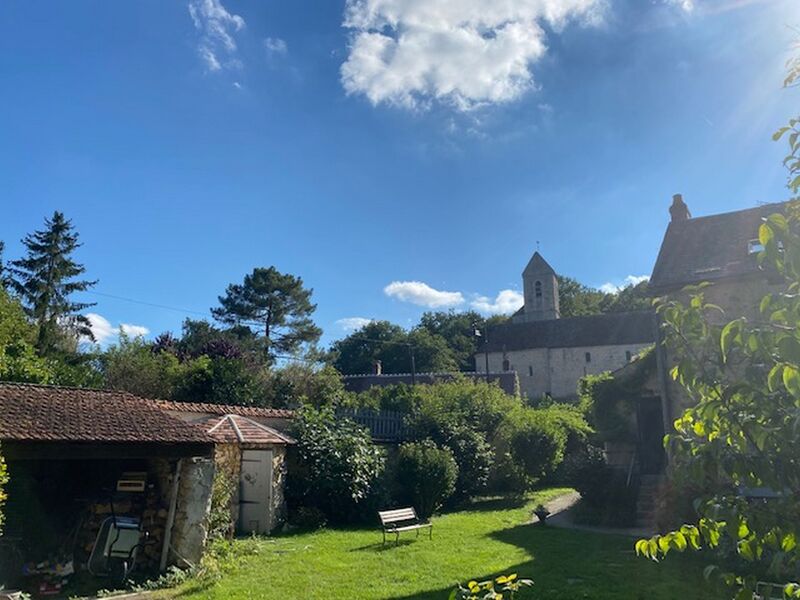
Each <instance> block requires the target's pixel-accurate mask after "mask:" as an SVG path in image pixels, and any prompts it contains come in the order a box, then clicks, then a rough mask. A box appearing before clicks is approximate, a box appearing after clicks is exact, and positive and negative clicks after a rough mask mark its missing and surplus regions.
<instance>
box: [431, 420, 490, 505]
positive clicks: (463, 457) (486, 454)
mask: <svg viewBox="0 0 800 600" xmlns="http://www.w3.org/2000/svg"><path fill="white" fill-rule="evenodd" d="M437 441H439V442H440V445H442V446H443V447H445V448H448V449H449V450H450V451H451V452H452V453H453V458H454V459H455V461H456V464H457V465H458V478H457V479H456V486H455V492H454V493H453V499H455V500H464V499H467V498H470V497H473V496H476V495H478V494H480V493H483V492H485V491H486V487H487V485H488V483H489V472H490V470H491V468H492V465H493V464H494V452H492V447H491V446H490V445H489V444H488V443H487V442H486V438H485V437H484V436H483V434H482V433H479V432H477V431H475V430H473V429H470V428H469V427H467V426H465V425H461V426H457V427H454V428H452V429H451V430H449V431H445V432H443V433H442V437H441V439H440V440H437Z"/></svg>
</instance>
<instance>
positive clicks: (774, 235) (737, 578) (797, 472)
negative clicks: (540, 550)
mask: <svg viewBox="0 0 800 600" xmlns="http://www.w3.org/2000/svg"><path fill="white" fill-rule="evenodd" d="M759 237H760V241H761V243H762V244H763V246H764V251H763V252H762V254H761V256H760V259H761V260H762V263H763V265H764V267H765V269H768V270H769V271H771V272H772V273H774V274H775V275H780V276H781V277H783V278H784V279H785V281H786V289H785V291H784V292H781V293H773V294H768V295H766V296H765V297H764V298H763V300H762V301H761V303H760V307H759V311H758V313H759V314H758V316H756V317H755V318H750V319H748V318H744V317H741V318H738V319H736V320H733V321H730V322H728V323H727V324H724V325H717V324H715V323H716V322H719V320H720V319H719V312H720V309H718V308H717V307H715V306H713V305H710V304H708V303H706V302H704V298H703V293H702V289H700V290H697V291H696V292H697V293H695V295H694V296H693V297H692V299H691V302H690V304H689V306H683V305H681V304H680V303H679V302H676V301H670V302H664V303H663V304H662V305H661V307H660V312H661V314H662V315H663V318H664V321H665V326H666V331H667V334H668V344H669V346H670V347H671V348H674V349H675V351H676V353H677V356H678V363H677V365H676V366H675V368H674V369H673V371H672V376H673V377H674V378H675V379H676V380H677V381H678V382H679V383H680V384H681V385H682V386H683V388H684V389H685V390H686V392H687V394H688V395H689V397H690V399H691V400H692V401H694V402H696V405H695V406H693V407H691V408H689V409H687V410H686V411H685V412H684V414H683V415H682V416H681V417H680V418H679V419H677V420H676V422H675V433H674V434H672V435H671V436H670V437H669V440H670V445H671V449H672V453H673V455H674V457H675V468H676V473H681V474H682V475H683V477H684V478H686V479H688V481H689V482H691V483H692V484H694V485H695V486H697V487H698V488H699V489H700V490H701V493H700V495H699V496H698V497H697V499H696V501H695V506H696V509H697V512H698V515H699V519H698V520H697V521H696V522H695V523H688V524H685V525H683V526H682V527H680V528H679V529H677V530H675V531H672V532H670V533H668V534H666V535H663V536H656V537H654V538H652V539H650V540H641V541H640V542H638V543H637V544H636V550H637V552H639V553H641V554H644V555H645V556H648V557H650V558H653V559H657V558H659V557H662V556H664V555H666V554H668V553H669V552H670V551H672V550H679V551H683V550H685V549H687V548H693V549H699V548H701V547H707V548H711V549H713V550H715V551H716V553H717V555H718V557H719V562H718V565H717V566H715V567H711V568H709V574H710V573H712V572H718V574H719V576H720V577H721V578H722V579H723V580H724V581H725V582H726V583H727V584H729V585H730V586H732V587H733V588H734V589H735V590H736V593H737V597H738V598H749V597H750V594H752V592H753V590H754V588H755V584H756V581H757V580H758V579H764V578H770V580H773V581H782V582H787V581H788V582H789V583H788V585H787V586H786V590H787V594H791V595H792V596H793V597H800V584H798V583H797V582H800V577H798V570H800V546H798V539H800V519H798V517H800V438H799V437H798V435H797V434H798V430H799V429H800V294H799V292H800V204H798V203H793V204H791V205H789V207H788V208H787V211H786V214H785V215H784V214H775V215H771V216H770V217H769V218H768V219H767V221H766V222H765V223H764V224H763V225H762V226H761V230H760V232H759Z"/></svg>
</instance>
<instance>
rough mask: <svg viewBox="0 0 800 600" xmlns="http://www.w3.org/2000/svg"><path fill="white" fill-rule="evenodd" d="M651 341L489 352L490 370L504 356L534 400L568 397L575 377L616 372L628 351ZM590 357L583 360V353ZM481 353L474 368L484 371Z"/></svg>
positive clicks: (635, 351) (498, 365)
mask: <svg viewBox="0 0 800 600" xmlns="http://www.w3.org/2000/svg"><path fill="white" fill-rule="evenodd" d="M651 345H652V344H625V345H618V346H581V347H577V348H532V349H527V350H514V351H511V352H506V353H505V354H503V353H502V352H490V353H489V371H490V372H491V371H502V370H503V366H504V365H503V361H504V359H506V360H508V362H509V365H508V367H509V369H510V370H511V371H516V372H517V375H518V377H519V387H520V392H521V393H522V395H523V396H527V397H528V398H530V399H532V400H535V399H537V398H540V397H541V396H542V395H544V394H550V395H551V396H552V397H554V398H571V397H574V396H575V394H576V389H577V386H578V380H579V379H580V378H581V377H583V376H585V375H596V374H598V373H603V372H604V371H615V370H616V369H619V368H620V367H623V366H625V365H626V364H627V363H628V353H630V355H631V356H636V355H637V354H639V352H641V351H642V350H644V349H645V348H648V347H649V346H651ZM587 352H588V353H589V355H590V360H589V362H587V361H586V353H587ZM485 361H486V357H485V355H484V354H477V355H476V356H475V366H476V370H477V371H480V372H485V371H486V362H485Z"/></svg>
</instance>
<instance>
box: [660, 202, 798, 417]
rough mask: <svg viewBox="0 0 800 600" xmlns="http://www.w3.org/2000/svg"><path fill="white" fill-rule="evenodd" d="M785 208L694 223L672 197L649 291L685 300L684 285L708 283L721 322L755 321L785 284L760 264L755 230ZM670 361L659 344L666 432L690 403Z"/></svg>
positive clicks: (767, 207)
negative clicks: (763, 304) (771, 295)
mask: <svg viewBox="0 0 800 600" xmlns="http://www.w3.org/2000/svg"><path fill="white" fill-rule="evenodd" d="M785 206H786V204H785V203H774V204H764V205H761V206H757V207H754V208H749V209H745V210H738V211H733V212H728V213H722V214H717V215H709V216H703V217H695V218H692V216H691V213H690V212H689V208H688V207H687V205H686V203H685V202H684V200H683V197H682V196H681V195H680V194H676V195H675V196H673V200H672V205H671V206H670V215H671V219H670V223H669V225H668V226H667V230H666V232H665V234H664V239H663V241H662V243H661V249H660V250H659V253H658V258H657V259H656V263H655V266H654V267H653V273H652V276H651V278H650V284H649V287H650V290H651V293H652V294H653V295H654V296H668V297H671V298H675V299H681V300H686V299H687V298H688V295H689V294H688V293H687V292H686V291H685V290H684V288H685V287H686V286H691V285H697V284H699V283H703V282H708V283H710V284H711V285H710V286H708V287H706V288H704V289H703V294H704V297H705V299H706V301H707V302H710V303H713V304H716V305H717V306H719V307H721V308H722V309H723V311H724V314H720V315H719V316H718V319H719V320H720V321H726V322H727V321H730V320H733V319H736V318H738V317H742V316H744V317H750V318H753V317H756V316H757V315H758V310H759V308H758V307H759V304H760V301H761V298H763V297H764V295H766V294H767V293H769V292H778V291H780V290H781V289H782V285H783V280H782V279H781V278H779V277H778V278H776V276H775V275H774V274H773V273H772V272H771V271H768V270H764V269H762V268H761V267H760V265H759V263H758V253H759V251H760V250H761V245H760V243H759V240H758V229H759V226H760V225H761V223H762V222H763V220H764V219H766V218H767V217H768V216H769V215H771V214H773V213H777V212H782V211H783V209H784V208H785ZM671 363H672V361H671V357H670V356H668V353H667V352H666V351H665V350H664V349H663V348H662V347H661V346H660V345H659V371H660V377H661V382H660V387H661V398H662V410H663V421H664V426H665V429H666V430H667V431H669V430H671V428H672V423H673V421H674V420H675V418H677V417H678V416H680V414H681V413H682V412H683V408H684V407H685V406H686V405H687V402H688V398H687V397H686V395H685V394H684V393H683V390H682V389H681V388H680V387H679V386H678V385H677V384H676V383H675V382H674V381H672V380H671V378H670V377H668V376H667V371H668V370H669V368H670V366H671Z"/></svg>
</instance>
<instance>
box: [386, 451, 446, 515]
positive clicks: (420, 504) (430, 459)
mask: <svg viewBox="0 0 800 600" xmlns="http://www.w3.org/2000/svg"><path fill="white" fill-rule="evenodd" d="M395 469H396V482H397V485H398V486H399V490H400V497H401V498H403V499H404V500H407V501H408V502H410V503H411V504H412V505H413V506H414V508H416V510H417V515H418V516H419V518H420V519H429V518H430V517H431V515H433V513H434V512H436V510H438V509H439V508H440V507H441V506H442V504H443V503H444V502H445V501H446V500H447V499H448V498H449V497H450V496H451V495H452V493H453V491H454V490H455V484H456V479H457V477H458V465H456V461H455V459H454V458H453V453H452V451H450V449H449V448H438V447H437V446H436V444H434V443H433V442H432V441H430V440H425V441H422V442H412V443H409V444H403V445H402V446H400V450H399V452H398V454H397V463H396V466H395Z"/></svg>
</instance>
